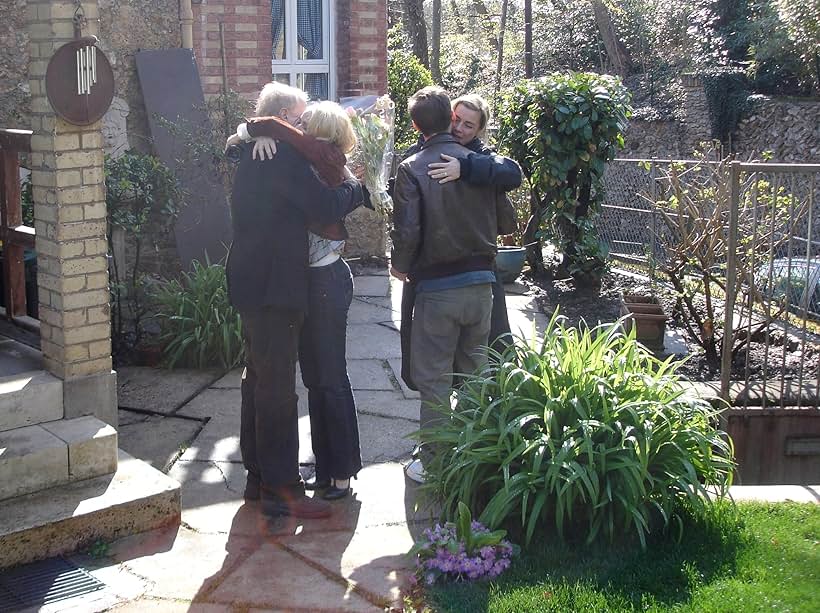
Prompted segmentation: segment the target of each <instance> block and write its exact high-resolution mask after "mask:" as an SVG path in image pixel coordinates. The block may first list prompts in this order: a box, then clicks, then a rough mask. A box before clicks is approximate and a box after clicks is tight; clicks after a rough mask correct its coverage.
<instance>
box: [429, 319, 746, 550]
mask: <svg viewBox="0 0 820 613" xmlns="http://www.w3.org/2000/svg"><path fill="white" fill-rule="evenodd" d="M674 369H675V364H674V363H673V362H672V361H671V359H669V360H666V361H664V362H661V361H660V360H658V359H656V358H654V357H653V356H652V355H651V354H650V353H649V352H648V351H647V350H646V349H645V348H643V346H641V345H640V344H639V343H637V342H636V341H635V340H634V337H628V336H624V334H623V333H622V331H621V328H620V325H619V324H618V323H615V324H605V325H601V326H598V327H596V328H593V329H589V328H586V327H583V326H582V327H581V328H580V329H576V328H567V327H565V326H564V325H563V323H561V321H560V320H559V317H558V315H557V313H556V314H555V315H553V317H552V319H551V320H550V322H549V325H548V326H547V329H546V330H545V332H544V336H543V339H539V340H533V341H529V342H528V341H522V340H517V341H516V342H515V343H514V344H513V345H511V346H510V347H509V348H508V349H506V350H505V351H504V352H503V353H501V354H498V353H495V352H491V359H490V363H489V364H488V366H487V367H485V368H484V369H483V370H482V371H481V372H479V373H477V374H472V375H467V376H466V378H465V380H464V384H463V386H462V387H461V388H460V389H459V391H458V392H457V398H458V403H457V407H456V408H455V409H454V410H449V409H447V410H443V414H444V415H445V418H444V419H443V423H440V424H437V426H436V429H435V430H432V429H431V430H430V431H427V432H422V433H420V436H421V438H423V439H424V440H425V441H430V443H431V444H432V445H433V446H434V449H435V453H434V454H433V456H434V457H433V460H432V461H431V462H428V463H427V464H426V465H425V471H426V472H427V475H428V481H427V483H426V484H425V485H424V486H423V488H424V489H425V490H426V491H427V493H428V494H432V495H433V496H434V497H435V498H436V499H438V500H439V501H440V502H441V503H442V505H443V507H442V508H443V511H444V515H445V516H446V517H450V518H452V517H455V516H456V514H457V505H458V502H459V501H463V502H464V503H466V504H467V505H468V506H469V507H470V508H471V509H472V510H473V511H480V516H479V521H481V522H482V523H483V524H484V525H486V526H487V527H489V528H490V529H495V528H498V527H499V526H501V525H505V526H507V527H510V528H511V529H512V528H515V527H516V524H520V528H518V529H520V530H522V531H524V533H525V534H524V541H525V542H526V543H529V541H530V539H531V538H532V536H533V534H534V532H535V531H536V529H540V530H543V529H545V528H547V527H549V526H553V527H554V528H555V529H557V531H558V534H559V535H561V536H563V535H564V533H565V528H567V527H569V528H571V529H572V531H573V533H578V532H580V533H581V534H584V533H585V535H586V537H587V541H588V542H592V541H594V540H596V539H597V538H598V537H599V536H602V535H605V536H606V537H608V538H609V539H610V540H613V539H614V538H615V537H616V536H617V535H619V534H622V533H626V532H627V531H629V530H631V531H633V532H634V533H636V534H637V536H638V538H639V539H640V541H641V544H642V545H644V544H645V539H646V535H647V534H648V533H650V532H651V531H652V529H653V524H655V523H656V522H657V521H658V519H660V520H661V522H662V524H663V525H664V526H667V525H669V524H670V523H674V525H675V526H676V527H677V529H678V530H679V531H680V530H682V526H683V523H682V521H681V516H682V509H683V508H684V507H686V508H691V509H694V510H695V512H703V511H705V509H706V507H707V506H708V505H709V504H710V501H711V496H715V495H717V496H718V497H720V496H722V495H723V494H725V492H726V491H727V488H728V487H729V485H730V484H731V480H732V471H733V468H734V463H733V460H732V449H733V448H732V442H731V440H730V439H729V438H728V436H727V435H726V434H725V433H724V432H722V431H720V430H718V429H717V428H716V426H715V422H716V418H717V413H718V411H716V410H715V409H713V408H712V407H711V406H710V405H709V404H708V403H707V402H706V401H703V400H699V399H696V398H691V397H688V396H684V395H683V392H682V390H681V389H680V387H679V386H678V384H677V383H678V379H677V377H676V376H675V375H674Z"/></svg>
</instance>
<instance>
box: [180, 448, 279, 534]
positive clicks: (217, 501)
mask: <svg viewBox="0 0 820 613" xmlns="http://www.w3.org/2000/svg"><path fill="white" fill-rule="evenodd" d="M168 475H169V476H170V477H172V478H174V479H176V480H177V481H179V482H180V483H181V484H182V522H183V523H184V525H186V526H188V527H190V528H192V529H194V530H196V531H197V532H200V533H202V534H228V533H230V534H236V535H243V536H249V537H254V538H258V537H259V536H260V535H265V534H266V533H267V529H266V528H267V527H266V526H265V525H264V521H263V520H262V517H261V516H260V515H259V510H258V508H257V505H255V504H246V503H245V501H244V500H243V499H242V492H243V491H244V488H245V468H244V467H243V466H242V464H239V463H236V462H184V461H182V460H180V461H179V462H177V463H176V464H174V466H173V467H172V468H171V470H170V471H169V472H168Z"/></svg>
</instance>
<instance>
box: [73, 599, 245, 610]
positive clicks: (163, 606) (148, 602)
mask: <svg viewBox="0 0 820 613" xmlns="http://www.w3.org/2000/svg"><path fill="white" fill-rule="evenodd" d="M109 610H110V611H112V612H116V613H143V612H145V613H231V612H232V611H234V610H235V609H234V608H233V607H232V606H231V605H227V604H209V603H200V602H196V603H193V604H192V603H190V602H187V601H179V600H168V599H163V598H150V597H146V598H140V599H138V600H133V601H131V602H126V603H124V604H122V605H120V606H117V607H113V608H111V609H109ZM84 613H88V612H87V611H86V612H84Z"/></svg>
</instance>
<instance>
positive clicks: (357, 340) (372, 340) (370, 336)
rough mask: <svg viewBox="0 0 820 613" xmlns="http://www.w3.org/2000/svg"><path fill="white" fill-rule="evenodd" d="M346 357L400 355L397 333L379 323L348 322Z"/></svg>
mask: <svg viewBox="0 0 820 613" xmlns="http://www.w3.org/2000/svg"><path fill="white" fill-rule="evenodd" d="M347 338H348V339H351V340H349V341H348V343H347V359H348V360H356V359H370V358H377V359H382V360H385V359H388V358H397V357H401V348H400V346H399V333H398V332H395V331H393V330H389V329H388V328H385V327H384V326H382V325H379V324H350V325H349V326H348V327H347Z"/></svg>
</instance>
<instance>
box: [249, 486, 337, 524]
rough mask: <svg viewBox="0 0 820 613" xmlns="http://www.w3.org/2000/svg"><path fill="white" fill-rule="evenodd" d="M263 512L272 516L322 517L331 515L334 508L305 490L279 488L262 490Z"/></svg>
mask: <svg viewBox="0 0 820 613" xmlns="http://www.w3.org/2000/svg"><path fill="white" fill-rule="evenodd" d="M262 512H263V513H264V514H265V515H268V516H270V517H281V516H283V515H290V516H291V517H302V518H305V519H320V518H323V517H330V515H331V513H332V510H331V507H330V505H329V504H328V503H326V502H324V501H322V500H318V499H316V498H310V497H308V496H305V494H304V492H298V491H297V492H294V491H293V490H292V489H279V490H277V491H276V492H275V493H274V492H268V491H267V490H263V491H262Z"/></svg>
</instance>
